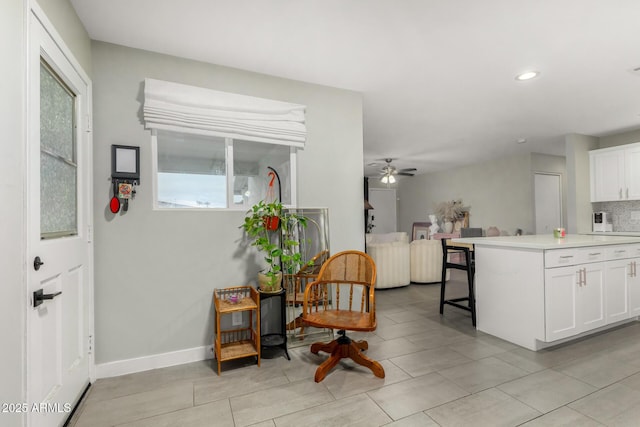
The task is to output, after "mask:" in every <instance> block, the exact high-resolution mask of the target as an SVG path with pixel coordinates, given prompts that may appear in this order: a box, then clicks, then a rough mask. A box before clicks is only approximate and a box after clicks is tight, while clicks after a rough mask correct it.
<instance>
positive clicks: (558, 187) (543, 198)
mask: <svg viewBox="0 0 640 427" xmlns="http://www.w3.org/2000/svg"><path fill="white" fill-rule="evenodd" d="M534 197H535V200H534V206H535V221H536V234H550V233H552V232H553V229H554V228H557V227H563V226H564V225H563V223H562V175H560V174H554V173H542V172H536V173H534Z"/></svg>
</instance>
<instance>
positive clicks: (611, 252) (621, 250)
mask: <svg viewBox="0 0 640 427" xmlns="http://www.w3.org/2000/svg"><path fill="white" fill-rule="evenodd" d="M635 246H636V245H615V246H609V247H607V249H606V253H607V260H614V259H623V258H632V257H633V256H636V255H634V253H633V251H632V247H633V248H635Z"/></svg>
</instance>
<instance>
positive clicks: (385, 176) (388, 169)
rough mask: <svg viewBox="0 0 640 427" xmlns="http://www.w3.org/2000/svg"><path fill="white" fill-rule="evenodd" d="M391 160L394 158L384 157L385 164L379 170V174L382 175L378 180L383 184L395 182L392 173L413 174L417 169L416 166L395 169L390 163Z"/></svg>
mask: <svg viewBox="0 0 640 427" xmlns="http://www.w3.org/2000/svg"><path fill="white" fill-rule="evenodd" d="M393 160H394V159H391V158H388V159H384V161H385V162H386V163H387V164H386V165H385V166H384V167H383V168H382V169H381V170H380V174H381V175H382V178H380V181H381V182H382V183H383V184H387V185H388V184H393V183H394V182H396V178H395V177H394V175H402V176H413V175H415V173H416V171H417V169H416V168H406V169H396V167H395V166H393V165H392V164H391V162H392V161H393Z"/></svg>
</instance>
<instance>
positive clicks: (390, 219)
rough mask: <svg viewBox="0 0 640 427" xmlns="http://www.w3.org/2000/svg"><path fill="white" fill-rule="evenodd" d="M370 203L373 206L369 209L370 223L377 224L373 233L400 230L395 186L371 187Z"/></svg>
mask: <svg viewBox="0 0 640 427" xmlns="http://www.w3.org/2000/svg"><path fill="white" fill-rule="evenodd" d="M369 203H370V204H371V206H373V210H370V211H369V223H373V225H375V227H374V228H373V230H372V231H371V232H372V233H374V234H383V233H393V232H395V231H398V217H397V214H396V203H397V202H396V190H395V188H369ZM372 218H373V221H372Z"/></svg>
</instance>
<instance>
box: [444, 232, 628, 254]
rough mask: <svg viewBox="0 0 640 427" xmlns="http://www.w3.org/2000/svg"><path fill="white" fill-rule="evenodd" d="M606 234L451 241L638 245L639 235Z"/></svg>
mask: <svg viewBox="0 0 640 427" xmlns="http://www.w3.org/2000/svg"><path fill="white" fill-rule="evenodd" d="M606 234H607V235H604V233H599V234H597V235H593V234H571V235H567V236H566V237H563V238H560V239H556V238H554V237H553V235H552V234H536V235H525V236H499V237H466V238H459V239H451V240H452V241H454V242H460V243H472V244H474V245H476V246H477V247H481V246H500V247H511V248H521V249H535V250H547V249H563V248H579V247H585V246H602V245H620V244H628V243H640V234H639V235H638V236H629V235H626V234H617V233H616V234H615V235H610V233H606Z"/></svg>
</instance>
